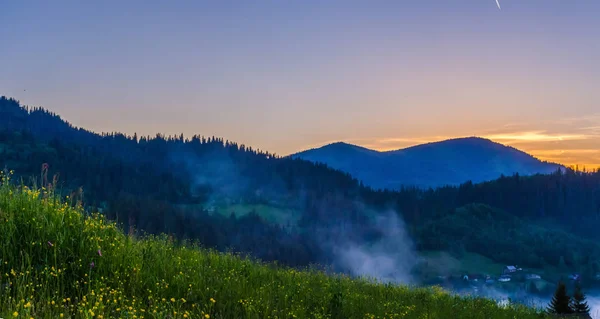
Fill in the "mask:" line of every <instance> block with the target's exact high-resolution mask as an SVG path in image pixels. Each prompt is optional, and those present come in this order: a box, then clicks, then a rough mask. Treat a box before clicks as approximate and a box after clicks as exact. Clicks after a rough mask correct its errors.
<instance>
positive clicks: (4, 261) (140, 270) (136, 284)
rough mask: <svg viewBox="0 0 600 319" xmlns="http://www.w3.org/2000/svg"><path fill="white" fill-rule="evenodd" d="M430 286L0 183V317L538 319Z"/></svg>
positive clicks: (521, 309) (534, 314) (518, 309)
mask: <svg viewBox="0 0 600 319" xmlns="http://www.w3.org/2000/svg"><path fill="white" fill-rule="evenodd" d="M541 317H543V315H541V314H539V313H537V312H535V311H534V310H531V309H528V308H524V307H507V308H500V307H498V306H497V305H496V304H495V303H494V302H493V301H489V300H485V299H475V298H460V297H456V296H451V295H449V294H446V293H444V292H442V291H440V290H437V289H424V288H420V289H416V288H414V289H413V288H409V287H404V286H395V285H384V284H375V283H372V282H369V281H367V280H362V279H351V278H348V277H344V276H327V275H325V274H323V273H320V272H316V271H298V270H293V269H286V268H279V267H275V266H273V265H265V264H261V263H258V262H255V261H252V260H248V259H243V258H240V257H238V256H235V255H232V254H222V253H218V252H214V251H208V250H204V249H201V248H199V247H196V246H194V245H190V244H187V245H186V244H174V243H172V242H171V241H169V239H168V238H167V237H166V236H163V237H146V238H134V237H132V236H128V235H126V234H124V233H123V232H122V231H121V230H120V229H119V228H118V227H117V226H116V225H115V224H114V223H111V222H108V221H106V220H105V219H104V218H103V217H102V216H100V215H97V214H94V215H86V214H84V212H83V211H82V210H81V209H80V208H78V207H72V206H71V205H68V204H66V203H65V202H64V201H61V200H60V199H58V198H57V197H56V196H53V195H52V194H50V193H49V192H48V191H46V190H45V189H41V190H36V189H30V188H27V187H25V186H14V185H11V183H10V182H8V177H7V176H2V184H1V185H0V318H5V319H6V318H36V319H37V318H541Z"/></svg>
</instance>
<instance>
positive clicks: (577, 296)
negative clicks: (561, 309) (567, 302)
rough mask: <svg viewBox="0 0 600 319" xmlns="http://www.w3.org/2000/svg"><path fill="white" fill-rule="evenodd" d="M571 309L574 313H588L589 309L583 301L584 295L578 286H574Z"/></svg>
mask: <svg viewBox="0 0 600 319" xmlns="http://www.w3.org/2000/svg"><path fill="white" fill-rule="evenodd" d="M571 308H572V309H573V311H574V312H575V313H585V314H589V313H590V307H589V306H588V304H587V301H585V294H584V293H583V291H582V290H581V286H580V285H579V284H577V285H576V286H575V293H573V302H572V305H571Z"/></svg>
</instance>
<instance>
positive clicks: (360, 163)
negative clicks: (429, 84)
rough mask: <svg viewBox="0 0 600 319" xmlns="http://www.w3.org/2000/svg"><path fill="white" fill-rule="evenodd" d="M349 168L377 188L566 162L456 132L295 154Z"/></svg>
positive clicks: (534, 170)
mask: <svg viewBox="0 0 600 319" xmlns="http://www.w3.org/2000/svg"><path fill="white" fill-rule="evenodd" d="M291 156H292V157H294V158H301V159H304V160H308V161H311V162H315V163H324V164H327V165H328V166H330V167H332V168H334V169H339V170H341V171H344V172H347V173H349V174H351V175H352V176H354V177H356V178H358V179H359V180H362V181H363V182H364V183H365V184H366V185H369V186H371V187H375V188H387V189H397V188H399V187H400V186H403V185H404V186H418V187H437V186H444V185H458V184H460V183H463V182H466V181H468V180H470V181H472V182H474V183H478V182H483V181H489V180H493V179H496V178H498V177H500V176H501V175H506V176H508V175H513V174H515V173H518V174H520V175H534V174H538V173H540V174H549V173H552V172H555V171H556V170H557V169H558V168H563V169H564V167H563V166H562V165H559V164H554V163H548V162H543V161H540V160H539V159H537V158H535V157H533V156H532V155H529V154H527V153H525V152H522V151H520V150H517V149H515V148H513V147H510V146H505V145H502V144H499V143H496V142H493V141H491V140H488V139H484V138H479V137H467V138H456V139H450V140H445V141H440V142H434V143H427V144H421V145H417V146H412V147H408V148H405V149H399V150H395V151H386V152H379V151H375V150H371V149H367V148H364V147H360V146H356V145H352V144H347V143H343V142H338V143H333V144H329V145H325V146H323V147H320V148H315V149H310V150H306V151H303V152H299V153H296V154H293V155H291Z"/></svg>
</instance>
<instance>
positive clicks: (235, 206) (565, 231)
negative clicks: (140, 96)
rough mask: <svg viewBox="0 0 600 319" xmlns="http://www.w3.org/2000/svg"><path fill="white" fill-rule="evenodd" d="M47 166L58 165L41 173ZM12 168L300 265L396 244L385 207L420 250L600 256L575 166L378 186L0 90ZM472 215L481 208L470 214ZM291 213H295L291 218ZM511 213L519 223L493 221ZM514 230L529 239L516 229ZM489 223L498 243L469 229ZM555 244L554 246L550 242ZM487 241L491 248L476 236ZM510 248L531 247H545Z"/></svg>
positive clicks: (545, 258) (169, 229)
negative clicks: (345, 248)
mask: <svg viewBox="0 0 600 319" xmlns="http://www.w3.org/2000/svg"><path fill="white" fill-rule="evenodd" d="M43 163H47V164H48V165H49V171H48V172H47V173H45V172H43V171H42V172H41V171H40V168H41V166H42V164H43ZM0 167H1V168H4V167H5V168H7V169H9V170H14V171H15V174H16V176H14V177H13V180H15V179H18V178H24V181H25V182H26V183H28V182H29V178H30V177H34V178H36V179H37V183H38V184H39V183H42V184H44V185H47V186H48V184H52V186H53V187H58V188H59V190H61V191H62V192H63V193H65V194H70V198H71V199H72V200H73V201H79V200H83V202H84V204H85V205H86V206H93V207H98V208H101V209H102V211H103V212H104V213H105V214H106V215H107V216H109V217H110V218H114V219H117V220H118V221H119V222H120V223H122V224H123V227H125V228H126V229H129V228H136V229H140V230H144V231H147V232H151V233H158V232H166V233H169V234H172V235H173V236H175V237H178V238H190V239H198V240H199V241H200V242H201V243H202V244H204V245H205V246H209V247H216V248H218V249H221V250H226V249H233V250H236V251H240V252H244V253H252V254H254V255H255V256H257V257H259V258H261V259H264V260H278V261H280V262H282V263H286V264H289V265H309V264H311V263H327V264H328V263H334V264H335V261H336V260H335V256H334V255H332V250H331V247H335V244H347V243H356V244H359V245H362V244H365V243H374V242H377V241H381V240H386V237H385V236H386V234H385V232H383V231H381V229H380V227H379V226H378V225H377V224H376V223H375V222H373V220H374V216H379V215H381V213H382V212H395V213H398V214H399V216H400V217H401V220H403V221H404V222H405V223H406V224H407V231H408V235H409V237H410V238H412V240H413V241H414V243H415V246H416V248H417V249H419V250H423V249H444V250H451V249H456V248H457V247H459V248H460V249H458V250H461V249H464V250H467V251H476V252H478V253H480V254H482V255H485V256H487V257H489V258H491V259H493V260H496V261H499V262H503V263H510V264H512V263H521V264H523V265H525V264H527V263H532V264H535V265H539V264H549V265H557V264H558V263H559V261H560V260H564V261H565V262H566V264H567V266H569V267H573V268H578V267H580V266H582V265H584V264H585V265H588V266H589V265H591V264H592V263H594V262H596V261H600V248H599V246H598V244H595V243H590V242H589V241H588V240H587V239H594V240H598V239H600V235H598V232H597V231H596V230H597V229H598V228H599V227H600V173H583V172H574V171H571V170H567V171H566V172H558V171H557V172H555V173H553V174H549V175H535V176H530V177H522V176H518V175H514V176H506V177H501V178H499V179H497V180H494V181H490V182H486V183H480V184H473V183H464V184H462V185H460V186H456V187H454V186H452V187H450V186H449V187H443V188H437V189H428V190H421V189H415V188H401V189H399V190H397V191H376V190H373V189H371V188H369V187H366V186H363V185H362V184H361V183H360V182H359V181H357V180H356V179H354V178H353V177H352V176H350V175H348V174H346V173H343V172H341V171H337V170H333V169H331V168H328V167H327V166H325V165H320V164H314V163H311V162H308V161H304V160H300V159H291V158H281V157H278V156H275V155H273V154H270V153H267V152H260V151H257V150H254V149H252V148H251V147H246V146H244V145H238V144H236V143H232V142H229V141H224V140H222V139H219V138H214V137H210V138H205V137H201V136H194V137H192V138H184V137H183V136H174V137H166V136H162V135H157V136H155V137H138V136H125V135H123V134H118V133H111V134H102V135H99V134H96V133H93V132H89V131H86V130H83V129H79V128H75V127H74V126H72V125H70V124H69V123H67V122H65V121H63V120H62V119H61V118H60V117H59V116H57V115H55V114H53V113H51V112H48V111H46V110H43V109H41V108H26V107H23V106H21V105H20V104H19V103H18V102H17V101H15V100H13V99H9V98H5V97H2V98H0ZM55 174H60V175H59V178H58V183H53V176H55ZM80 187H81V189H82V192H81V190H80ZM213 210H214V212H213ZM242 210H243V212H242ZM470 211H476V212H477V215H474V216H478V217H477V218H476V219H474V220H472V221H469V220H468V218H470V216H471V215H472V214H470V213H469V212H470ZM215 212H216V213H215ZM248 212H249V214H245V213H248ZM240 213H244V214H240ZM283 214H287V215H286V216H287V217H289V218H287V217H286V219H281V220H279V219H278V217H280V216H281V215H283ZM288 215H289V216H288ZM502 216H510V218H508V219H503V220H504V221H503V224H502V225H503V226H502V227H493V224H494V220H495V218H502ZM271 217H274V218H271ZM473 218H475V217H473ZM282 220H284V221H282ZM490 224H492V225H490ZM448 225H456V227H448ZM516 225H518V227H517V226H516ZM459 226H460V227H459ZM529 226H531V227H535V231H531V230H532V229H530V228H529ZM515 229H518V231H519V232H520V233H522V234H521V235H522V236H513V235H514V232H515ZM556 229H557V230H560V231H558V232H554V230H556ZM482 231H483V232H484V233H485V234H486V236H487V237H485V238H487V241H486V240H483V239H482V238H480V237H473V236H468V235H469V234H471V233H473V232H482ZM532 236H535V237H532ZM507 238H515V239H514V240H513V241H510V246H506V245H504V244H506V241H507ZM544 239H548V240H552V241H553V244H552V245H542V244H540V243H542V242H543V241H544ZM482 240H483V242H484V243H487V244H486V245H487V246H485V247H484V246H482V245H476V242H478V243H481V242H482ZM323 243H327V244H328V245H323ZM532 243H537V244H535V245H539V247H532ZM449 245H450V246H449ZM489 245H495V246H496V247H497V248H498V249H501V250H502V253H501V254H499V253H498V252H497V250H495V249H493V247H491V246H489ZM502 245H504V246H502ZM502 247H527V250H526V251H528V252H531V253H533V254H535V256H533V258H529V257H527V258H525V256H523V255H522V251H524V250H522V249H521V250H511V249H505V248H502ZM582 247H585V249H583V248H582ZM561 257H563V258H561Z"/></svg>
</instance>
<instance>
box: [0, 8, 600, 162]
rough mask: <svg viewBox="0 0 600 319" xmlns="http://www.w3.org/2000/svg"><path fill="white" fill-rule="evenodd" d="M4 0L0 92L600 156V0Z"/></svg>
mask: <svg viewBox="0 0 600 319" xmlns="http://www.w3.org/2000/svg"><path fill="white" fill-rule="evenodd" d="M501 4H502V10H499V9H498V8H497V7H496V3H495V0H489V1H487V0H436V1H433V0H418V1H417V0H415V1H336V0H333V1H326V2H324V1H312V0H303V1H295V0H292V1H212V2H207V1H176V2H175V1H172V2H169V1H112V0H108V1H96V2H82V1H5V2H2V3H0V39H1V40H2V43H3V44H2V47H1V48H0V72H1V76H0V95H7V96H11V97H14V98H17V99H19V100H20V101H21V102H23V103H25V104H28V105H32V106H44V107H46V108H48V109H51V110H52V111H55V112H57V113H59V114H61V115H62V116H63V117H64V118H65V119H67V120H68V121H70V122H72V123H73V124H75V125H77V126H83V127H86V128H89V129H92V130H94V131H98V132H101V131H121V132H126V133H133V132H137V133H138V134H143V135H148V134H149V135H154V134H155V133H157V132H162V133H166V134H177V133H181V132H183V133H184V134H186V135H192V134H196V133H198V134H203V135H209V136H210V135H216V136H222V137H224V138H227V139H231V140H234V141H237V142H240V143H245V144H248V145H252V146H253V147H258V148H260V149H266V150H269V151H272V152H276V153H278V154H282V155H285V154H288V153H291V152H295V151H298V150H300V149H303V148H307V147H314V146H318V145H322V144H325V143H329V142H332V141H346V142H351V143H356V144H360V145H363V146H367V147H371V148H376V149H394V148H401V147H405V146H409V145H413V144H416V143H421V142H427V141H433V140H438V139H444V138H450V137H459V136H472V135H477V136H484V137H490V138H492V139H494V140H496V141H498V142H501V143H505V144H511V145H513V146H515V147H517V148H520V149H523V150H526V151H528V152H531V153H532V154H534V155H536V156H538V157H540V158H543V159H548V160H554V161H559V162H561V163H565V164H585V165H588V166H590V165H595V166H596V165H597V166H600V150H599V149H600V107H599V106H598V101H600V90H598V84H599V83H600V63H598V62H597V61H598V57H600V41H598V40H597V39H600V19H598V17H599V16H600V2H598V1H592V0H581V1H564V0H554V1H552V0H528V1H522V0H518V1H517V0H502V1H501Z"/></svg>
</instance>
